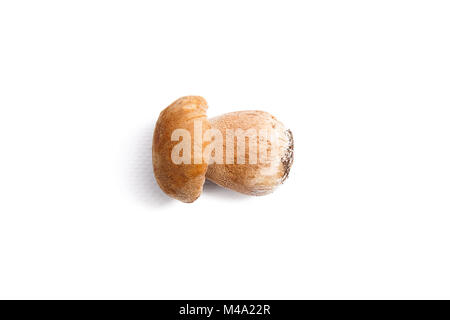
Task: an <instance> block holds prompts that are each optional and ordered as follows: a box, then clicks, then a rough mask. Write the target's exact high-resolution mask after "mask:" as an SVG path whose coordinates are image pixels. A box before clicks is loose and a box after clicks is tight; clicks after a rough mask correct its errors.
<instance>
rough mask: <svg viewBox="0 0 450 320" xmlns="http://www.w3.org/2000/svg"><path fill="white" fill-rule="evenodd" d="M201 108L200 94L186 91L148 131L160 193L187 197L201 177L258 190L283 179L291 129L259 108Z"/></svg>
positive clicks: (260, 192) (187, 199) (198, 190)
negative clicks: (210, 112) (213, 112)
mask: <svg viewBox="0 0 450 320" xmlns="http://www.w3.org/2000/svg"><path fill="white" fill-rule="evenodd" d="M207 109H208V105H207V103H206V101H205V99H203V98H202V97H199V96H187V97H182V98H180V99H178V100H176V101H175V102H173V103H172V104H171V105H170V106H168V107H167V108H166V109H164V110H163V111H162V112H161V114H160V115H159V118H158V121H157V122H156V126H155V132H154V134H153V147H152V153H153V169H154V174H155V178H156V181H157V182H158V184H159V186H160V187H161V189H162V190H163V191H164V192H165V193H166V194H168V195H169V196H171V197H173V198H175V199H178V200H180V201H183V202H193V201H195V200H196V199H197V198H198V197H199V196H200V194H201V193H202V189H203V184H204V182H205V178H207V179H208V180H211V181H212V182H214V183H216V184H218V185H220V186H222V187H225V188H228V189H232V190H235V191H238V192H241V193H244V194H248V195H255V196H260V195H265V194H268V193H271V192H273V190H274V189H275V187H277V186H278V185H280V184H281V183H283V182H284V181H285V180H286V178H287V177H288V175H289V170H290V168H291V166H292V163H293V151H294V144H293V137H292V133H291V131H290V130H287V129H286V128H285V127H284V125H283V124H282V123H281V122H280V121H278V120H277V119H276V118H275V117H274V116H272V115H270V114H269V113H267V112H264V111H239V112H232V113H227V114H224V115H221V116H218V117H215V118H212V119H210V120H208V119H207V117H206V111H207ZM246 141H248V144H247V143H246Z"/></svg>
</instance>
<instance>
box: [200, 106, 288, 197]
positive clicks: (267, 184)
mask: <svg viewBox="0 0 450 320" xmlns="http://www.w3.org/2000/svg"><path fill="white" fill-rule="evenodd" d="M209 122H210V124H211V128H212V129H216V130H219V131H220V132H221V134H222V136H223V137H226V139H224V140H223V150H225V151H224V153H225V154H224V155H223V157H224V158H223V161H222V163H217V162H215V163H210V164H209V166H208V170H207V172H206V178H207V179H208V180H210V181H212V182H214V183H216V184H218V185H220V186H222V187H225V188H228V189H232V190H235V191H238V192H241V193H244V194H248V195H255V196H260V195H266V194H269V193H271V192H273V191H274V189H275V188H276V187H277V186H278V185H280V184H282V183H283V182H284V181H285V180H286V179H287V178H288V176H289V171H290V169H291V166H292V164H293V160H294V140H293V136H292V132H291V131H290V130H288V129H286V128H285V127H284V125H283V124H282V123H281V122H280V121H278V120H277V119H276V118H275V117H274V116H272V115H271V114H269V113H267V112H264V111H239V112H232V113H227V114H224V115H221V116H219V117H215V118H212V119H209ZM261 132H263V133H268V134H267V135H264V134H263V135H261ZM230 133H232V134H233V135H231V134H230ZM239 134H241V135H243V137H242V136H240V137H239ZM230 138H231V139H232V143H230ZM239 139H241V140H239ZM239 141H240V142H241V143H244V147H243V148H242V147H241V148H239ZM246 142H248V143H246ZM252 142H253V143H255V142H256V147H257V148H256V150H257V151H256V152H257V161H256V162H255V161H254V159H255V157H254V154H252V153H254V152H255V148H252V146H251V143H252ZM253 147H255V146H253ZM262 147H265V148H262ZM230 148H232V150H230ZM239 151H241V154H239ZM266 151H267V153H266V154H264V153H265V152H266ZM231 154H233V155H232V157H230V155H231ZM252 159H253V162H252V161H251V160H252ZM230 160H233V161H232V162H231V163H230ZM242 160H244V162H243V163H242Z"/></svg>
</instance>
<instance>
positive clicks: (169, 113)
mask: <svg viewBox="0 0 450 320" xmlns="http://www.w3.org/2000/svg"><path fill="white" fill-rule="evenodd" d="M207 109H208V105H207V103H206V101H205V99H203V98H202V97H199V96H187V97H182V98H180V99H178V100H176V101H175V102H173V103H172V104H171V105H170V106H168V107H167V108H165V109H164V110H163V111H162V112H161V114H160V115H159V118H158V121H157V122H156V126H155V132H154V134H153V147H152V152H153V171H154V174H155V178H156V181H157V182H158V184H159V186H160V187H161V189H162V190H163V191H164V192H165V193H166V194H168V195H169V196H171V197H173V198H175V199H178V200H180V201H183V202H194V201H195V200H196V199H197V198H198V197H199V196H200V194H201V193H202V190H203V184H204V182H205V175H206V171H207V169H208V163H207V161H202V163H200V164H194V121H195V120H200V121H201V123H202V129H203V131H204V130H208V129H210V127H211V126H210V123H209V121H208V120H207V118H206V111H207ZM176 129H185V130H187V131H188V132H189V133H190V136H191V159H192V161H191V163H189V164H185V163H181V164H175V163H174V162H173V161H172V158H171V154H172V149H173V148H174V146H175V145H176V144H178V143H179V141H172V139H171V137H172V133H173V131H174V130H176ZM205 144H206V143H203V145H202V148H204V147H205Z"/></svg>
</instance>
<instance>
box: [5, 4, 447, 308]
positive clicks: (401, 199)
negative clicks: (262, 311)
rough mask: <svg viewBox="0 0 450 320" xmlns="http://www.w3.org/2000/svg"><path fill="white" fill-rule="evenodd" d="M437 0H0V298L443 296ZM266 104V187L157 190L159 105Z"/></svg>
mask: <svg viewBox="0 0 450 320" xmlns="http://www.w3.org/2000/svg"><path fill="white" fill-rule="evenodd" d="M449 89H450V4H449V2H448V1H242V0H240V1H225V2H224V1H220V2H219V1H152V2H150V1H2V2H1V4H0V147H1V149H0V164H1V165H0V298H44V299H46V298H60V299H65V298H87V299H90V298H137V299H141V298H145V299H152V298H153V299H155V298H160V299H164V298H167V299H168V298H180V299H184V298H191V299H197V298H204V299H215V298H225V299H226V298H235V299H240V298H249V299H258V298H265V299H278V298H288V299H302V298H306V299H313V298H343V299H347V298H359V299H365V298H387V299H390V298H450V256H449V251H450V250H449V249H450V248H449V246H450V197H449V196H450V165H449V164H450V149H449V140H450V126H449V124H450V90H449ZM191 94H194V95H202V96H204V97H205V98H206V100H207V101H208V103H209V115H210V116H215V115H219V114H222V113H225V112H231V111H237V110H242V109H261V110H265V111H268V112H271V113H272V114H274V115H275V116H276V117H277V118H278V119H280V120H281V121H282V122H284V124H285V125H286V126H287V127H289V128H291V130H292V131H293V133H294V138H295V162H294V166H293V168H292V172H291V177H290V178H289V179H288V180H287V181H286V183H285V184H284V185H283V186H281V187H280V188H279V189H277V190H276V192H275V193H273V194H272V195H269V196H265V197H257V198H253V197H248V196H244V195H240V194H236V193H234V192H232V191H227V190H223V189H221V188H219V187H217V186H215V185H213V184H211V183H207V184H206V186H205V190H204V193H203V195H202V196H201V197H200V198H199V199H198V200H197V201H196V202H195V203H193V204H184V203H181V202H177V201H176V200H171V199H169V198H168V197H166V196H165V195H164V194H163V193H162V192H161V191H160V190H159V188H158V187H157V185H156V183H155V181H154V178H153V175H152V168H151V140H152V130H153V127H154V123H155V120H156V119H157V117H158V114H159V112H160V111H161V110H162V109H163V108H164V107H166V106H167V105H169V104H170V103H171V102H173V101H174V100H175V99H177V98H179V97H181V96H184V95H191Z"/></svg>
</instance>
